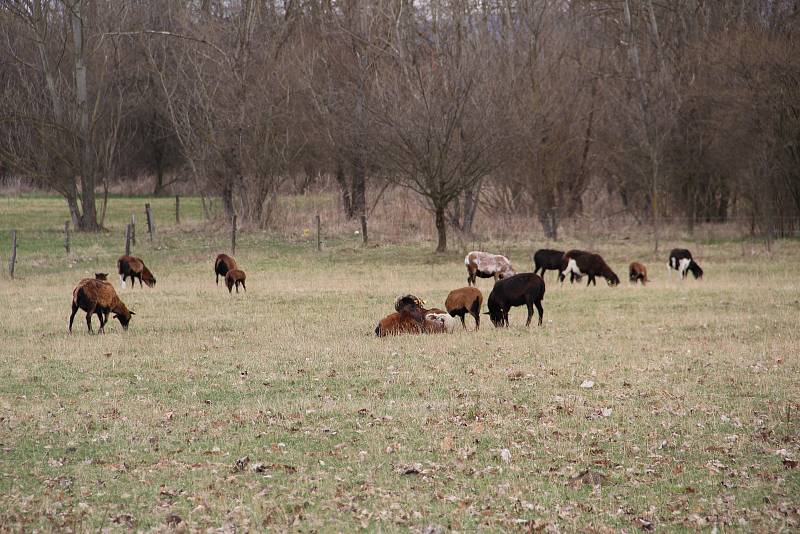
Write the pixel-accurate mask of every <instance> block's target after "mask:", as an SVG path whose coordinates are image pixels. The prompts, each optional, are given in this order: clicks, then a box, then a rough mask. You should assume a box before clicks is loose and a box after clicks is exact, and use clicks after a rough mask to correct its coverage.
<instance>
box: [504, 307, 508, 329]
mask: <svg viewBox="0 0 800 534" xmlns="http://www.w3.org/2000/svg"><path fill="white" fill-rule="evenodd" d="M503 326H505V327H508V308H506V309H504V310H503Z"/></svg>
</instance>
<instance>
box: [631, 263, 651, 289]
mask: <svg viewBox="0 0 800 534" xmlns="http://www.w3.org/2000/svg"><path fill="white" fill-rule="evenodd" d="M628 278H629V279H630V281H631V283H632V284H635V283H636V282H641V283H642V285H645V284H646V283H647V282H649V280H648V279H647V267H645V266H644V265H643V264H642V263H639V262H638V261H635V262H633V263H631V265H630V267H628Z"/></svg>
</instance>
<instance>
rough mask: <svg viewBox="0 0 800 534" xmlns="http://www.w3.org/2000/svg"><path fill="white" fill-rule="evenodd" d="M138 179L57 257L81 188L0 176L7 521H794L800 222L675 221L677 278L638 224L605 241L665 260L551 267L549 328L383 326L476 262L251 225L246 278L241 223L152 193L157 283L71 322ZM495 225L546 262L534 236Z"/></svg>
mask: <svg viewBox="0 0 800 534" xmlns="http://www.w3.org/2000/svg"><path fill="white" fill-rule="evenodd" d="M144 201H145V199H134V198H129V199H112V201H111V202H110V203H109V214H108V218H107V221H106V226H107V227H108V228H109V230H110V231H109V232H107V233H103V234H100V235H77V236H74V240H73V250H72V253H71V254H70V255H69V256H67V255H66V254H65V251H64V249H63V248H62V236H61V233H60V231H61V228H62V227H63V221H64V220H65V219H66V213H65V211H66V210H65V207H64V204H63V201H61V200H59V199H56V198H49V197H39V198H37V197H27V198H7V199H0V234H2V235H0V260H2V263H3V265H4V266H5V263H6V261H7V257H8V256H7V251H8V243H9V241H8V229H10V228H12V227H14V228H18V229H19V231H20V238H19V240H20V241H19V265H18V267H17V279H16V280H13V281H11V280H9V279H8V277H7V276H5V275H3V277H2V278H0V373H2V375H3V377H4V378H3V380H2V381H0V530H3V531H17V530H19V531H22V530H25V531H30V530H33V529H43V530H58V531H65V530H67V529H72V530H98V529H101V528H110V529H112V530H117V529H118V530H128V529H135V530H151V529H168V528H175V529H178V530H182V529H184V530H205V529H207V528H209V527H215V528H216V527H233V526H236V527H249V528H251V529H253V530H257V531H258V530H264V529H270V530H278V531H284V530H296V531H341V532H348V531H353V530H356V529H359V528H365V529H369V530H381V531H405V530H409V529H411V530H415V531H419V532H439V531H446V530H450V529H452V530H459V531H472V530H477V529H481V530H549V531H559V530H560V531H611V530H614V531H619V530H621V529H624V530H626V531H628V532H631V531H636V530H639V529H641V530H645V531H648V530H657V531H672V530H694V529H696V528H698V527H704V528H706V529H712V528H714V527H717V528H718V529H720V530H722V531H727V530H737V529H741V530H746V531H762V532H776V531H781V530H784V531H796V530H797V529H798V528H800V469H798V466H797V461H798V460H800V414H798V412H800V332H799V331H798V319H800V275H798V272H797V266H798V264H800V243H799V242H797V241H781V242H777V243H776V244H775V245H774V246H773V250H772V253H771V255H767V254H766V253H765V252H764V251H763V250H762V248H761V246H760V245H751V244H748V243H742V242H685V241H684V242H680V243H669V244H667V246H666V247H667V248H669V246H670V245H673V244H674V245H686V246H688V248H690V249H692V250H693V251H694V252H695V256H696V257H697V258H698V259H699V262H700V264H701V265H702V267H703V268H704V270H705V279H704V280H703V281H700V282H698V281H694V280H686V281H683V282H680V281H677V280H676V279H675V278H672V279H671V280H670V279H668V278H667V276H666V269H665V257H661V256H665V255H664V254H662V255H659V257H658V258H656V257H653V256H652V254H651V253H650V245H649V244H648V243H647V242H645V241H637V240H635V239H633V240H620V241H614V242H611V241H609V242H602V243H592V245H593V247H592V248H595V249H597V250H599V251H601V252H602V253H603V254H604V255H605V257H606V259H607V260H609V263H610V264H611V266H612V267H613V268H614V269H615V270H616V272H617V274H619V275H620V277H621V278H626V271H627V264H628V262H630V261H631V260H633V259H639V260H643V261H644V262H645V263H647V264H648V266H649V268H650V271H651V277H652V278H653V279H654V280H653V282H652V283H651V284H650V285H648V286H647V287H646V288H642V287H633V286H630V285H629V284H628V283H627V282H623V284H622V285H621V286H620V287H617V288H608V287H606V286H605V284H603V283H602V282H600V283H599V285H598V286H597V287H596V288H595V287H592V288H588V289H587V288H586V287H584V286H569V285H566V286H564V287H558V285H557V284H556V283H555V280H554V276H555V275H554V274H553V273H552V272H551V273H548V276H547V278H546V282H547V284H548V287H547V293H546V295H545V299H544V308H545V322H544V326H542V327H540V328H537V327H531V328H530V329H526V328H525V327H524V326H523V325H524V318H525V311H524V308H516V309H515V310H514V311H512V314H511V323H512V325H511V328H509V329H494V328H493V327H492V326H491V324H490V323H489V321H488V320H487V321H485V322H484V327H483V328H482V329H481V330H480V331H478V332H473V331H472V325H471V323H469V324H470V331H468V332H462V331H458V330H457V331H456V333H455V334H452V335H440V336H424V337H415V336H402V337H396V338H389V339H376V338H375V336H374V334H373V330H374V328H375V325H376V323H377V321H378V320H379V319H380V318H381V317H383V316H384V315H386V314H387V313H389V312H391V311H392V303H393V300H394V298H395V296H397V295H398V294H400V293H404V292H413V293H415V294H417V295H419V296H421V297H423V298H424V299H426V301H427V302H428V303H429V304H432V305H438V306H442V305H443V302H444V298H445V296H446V295H447V293H448V291H449V290H451V289H454V288H457V287H461V286H463V285H464V284H465V280H466V271H465V269H464V266H463V252H464V251H461V250H459V251H453V252H452V253H448V254H445V255H434V254H432V253H431V252H430V251H431V250H432V246H431V244H430V243H423V244H420V245H416V246H412V245H385V246H379V247H376V248H369V249H366V250H362V249H360V248H358V246H357V243H356V242H355V240H354V239H353V238H352V236H350V237H346V236H341V237H337V236H329V238H328V240H327V247H326V249H325V250H324V251H323V252H322V253H317V252H316V251H315V250H314V249H313V244H312V243H311V242H310V241H309V242H304V241H303V240H302V239H297V240H285V239H279V238H277V237H275V236H273V235H270V234H269V233H265V232H247V233H243V234H242V235H241V236H240V239H239V249H238V251H237V259H238V261H239V263H240V265H241V266H242V268H244V269H245V270H246V271H247V273H248V292H247V293H246V294H240V295H235V294H234V295H233V296H230V295H229V294H228V292H227V290H226V289H224V288H223V286H219V287H218V286H215V284H214V275H213V267H212V262H213V258H214V255H215V254H216V253H218V252H221V251H224V250H225V248H226V243H227V234H226V232H224V231H222V230H220V231H218V232H217V231H215V230H214V229H213V228H212V227H211V226H209V225H206V224H204V223H202V222H201V221H200V213H201V209H200V204H199V201H197V200H195V199H185V200H182V205H183V207H184V217H183V218H184V221H185V222H184V223H183V224H182V225H181V226H180V227H177V226H175V225H174V218H172V212H171V207H172V204H171V202H173V201H172V200H171V199H163V200H161V199H157V200H147V201H150V202H152V203H153V204H154V210H155V212H156V216H157V220H158V221H160V226H159V234H158V236H157V239H156V241H155V242H154V243H152V244H150V243H148V241H147V239H146V238H145V234H144V231H143V227H144V226H143V225H141V224H140V225H139V226H140V228H139V232H138V233H139V242H138V243H137V246H136V247H135V249H134V252H135V254H136V255H139V256H141V257H143V258H144V259H145V260H146V262H147V264H148V266H149V267H150V268H151V269H152V270H153V272H154V274H155V276H156V277H157V279H158V283H157V285H156V287H155V288H154V289H148V288H145V289H143V290H140V289H139V288H138V287H137V288H136V289H130V288H128V289H127V290H124V291H120V296H121V298H122V299H123V300H124V301H125V302H126V303H127V304H128V306H129V307H130V308H132V309H134V310H135V311H136V313H137V315H136V316H135V317H134V318H133V321H132V323H131V327H130V330H129V331H127V332H124V331H123V330H122V328H121V327H120V326H119V324H118V323H117V322H116V321H114V322H113V323H112V324H111V325H110V326H109V328H108V329H107V333H106V334H105V335H95V336H92V335H89V334H88V333H87V332H86V324H85V321H84V314H83V312H79V315H78V317H77V318H76V323H75V324H76V328H75V332H74V333H73V334H72V335H69V334H68V333H67V320H68V317H69V311H70V299H71V292H72V288H73V287H74V285H75V284H76V282H77V281H78V280H79V279H81V278H83V277H87V276H92V273H94V272H95V271H106V272H112V273H113V271H114V266H115V261H116V258H117V257H118V255H119V254H120V253H121V248H122V244H123V243H122V240H121V236H122V226H123V225H124V223H125V222H126V221H127V220H128V218H129V214H130V212H131V211H132V210H137V212H138V213H141V205H142V204H143V203H144ZM140 220H143V216H140ZM540 244H541V243H540ZM573 245H574V246H582V245H585V243H581V242H579V241H565V242H563V243H558V244H557V246H559V247H572V246H573ZM494 246H497V245H496V244H495V245H494ZM485 247H486V248H488V249H492V248H493V244H491V243H489V244H486V245H485ZM503 251H504V252H507V253H508V254H509V255H510V257H511V259H512V260H513V261H514V262H515V263H516V264H517V265H518V266H520V267H521V266H525V267H526V268H530V267H528V266H529V265H530V260H529V257H530V253H531V252H532V250H531V244H530V243H527V242H524V241H519V242H518V243H516V244H514V245H513V246H509V245H508V244H507V243H506V244H504V245H503ZM114 284H115V286H116V287H118V286H119V284H118V281H117V280H114ZM479 286H480V288H481V289H482V290H483V291H484V295H485V297H486V296H488V292H489V291H490V290H491V284H490V282H489V281H486V280H482V281H480V282H479ZM534 324H535V322H534ZM95 325H97V322H96V319H95ZM590 382H591V383H593V385H592V387H582V385H583V386H587V385H589V383H590Z"/></svg>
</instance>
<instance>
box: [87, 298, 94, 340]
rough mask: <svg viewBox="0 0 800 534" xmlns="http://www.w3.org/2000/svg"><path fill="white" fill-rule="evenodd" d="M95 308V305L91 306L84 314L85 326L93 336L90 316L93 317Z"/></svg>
mask: <svg viewBox="0 0 800 534" xmlns="http://www.w3.org/2000/svg"><path fill="white" fill-rule="evenodd" d="M96 307H97V304H95V305H94V306H92V307H91V308H90V309H89V311H87V312H86V326H88V327H89V333H90V334H94V330H92V315H94V310H95V308H96Z"/></svg>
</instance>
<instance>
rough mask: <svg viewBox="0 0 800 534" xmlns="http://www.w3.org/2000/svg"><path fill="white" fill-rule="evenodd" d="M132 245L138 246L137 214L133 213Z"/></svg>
mask: <svg viewBox="0 0 800 534" xmlns="http://www.w3.org/2000/svg"><path fill="white" fill-rule="evenodd" d="M131 246H134V247H135V246H136V214H135V213H131Z"/></svg>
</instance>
